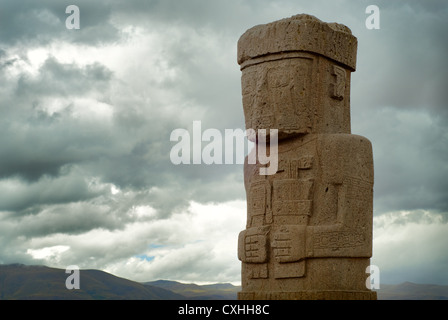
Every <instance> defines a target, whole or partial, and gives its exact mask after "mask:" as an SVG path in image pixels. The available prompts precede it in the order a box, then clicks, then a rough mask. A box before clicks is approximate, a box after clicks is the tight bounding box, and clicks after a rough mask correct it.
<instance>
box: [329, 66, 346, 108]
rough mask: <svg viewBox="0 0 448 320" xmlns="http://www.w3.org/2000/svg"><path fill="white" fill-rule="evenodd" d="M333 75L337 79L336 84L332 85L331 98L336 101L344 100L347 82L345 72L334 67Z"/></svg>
mask: <svg viewBox="0 0 448 320" xmlns="http://www.w3.org/2000/svg"><path fill="white" fill-rule="evenodd" d="M332 75H333V76H334V77H335V82H334V83H332V84H331V87H332V89H333V90H332V92H331V97H332V98H333V99H336V100H343V99H344V92H345V82H346V74H345V70H344V68H341V67H339V66H336V65H333V73H332Z"/></svg>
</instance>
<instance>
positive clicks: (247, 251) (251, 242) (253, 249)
mask: <svg viewBox="0 0 448 320" xmlns="http://www.w3.org/2000/svg"><path fill="white" fill-rule="evenodd" d="M268 233H269V227H258V228H250V229H247V230H245V231H242V232H241V233H240V235H239V237H238V258H239V259H240V260H241V261H243V262H247V263H265V262H267V261H268V237H267V234H268Z"/></svg>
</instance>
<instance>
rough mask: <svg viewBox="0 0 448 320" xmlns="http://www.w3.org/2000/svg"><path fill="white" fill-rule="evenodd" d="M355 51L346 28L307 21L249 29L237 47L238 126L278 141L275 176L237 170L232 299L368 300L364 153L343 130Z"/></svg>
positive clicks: (256, 169)
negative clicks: (241, 205)
mask: <svg viewBox="0 0 448 320" xmlns="http://www.w3.org/2000/svg"><path fill="white" fill-rule="evenodd" d="M356 51H357V40H356V38H355V37H354V36H353V35H352V34H351V31H350V30H349V29H348V28H347V27H345V26H343V25H340V24H336V23H330V24H329V23H324V22H322V21H320V20H319V19H317V18H315V17H313V16H309V15H296V16H293V17H291V18H289V19H283V20H279V21H277V22H273V23H269V24H266V25H260V26H256V27H254V28H252V29H250V30H248V31H247V32H246V33H245V34H244V35H243V36H242V37H241V38H240V40H239V42H238V62H239V64H240V65H241V70H242V95H243V107H244V115H245V120H246V129H254V130H256V131H257V130H260V129H278V139H279V143H278V170H277V173H276V174H274V175H260V168H262V167H264V166H263V165H262V164H260V163H259V162H257V164H249V163H248V161H246V164H245V167H244V178H245V187H246V194H247V226H246V230H244V231H242V232H241V233H240V235H239V239H238V258H239V259H240V260H241V261H242V291H241V292H240V293H239V299H256V300H262V299H376V293H375V292H372V291H370V290H368V289H367V288H366V285H365V282H366V279H367V276H368V274H366V273H365V271H366V268H367V267H368V266H369V265H370V257H371V256H372V212H373V207H372V206H373V156H372V146H371V143H370V142H369V141H368V140H367V139H366V138H364V137H361V136H357V135H352V134H351V131H350V76H351V72H352V71H354V70H355V67H356ZM268 137H269V130H268ZM249 138H251V139H253V141H255V142H257V140H256V139H255V136H251V137H249ZM258 147H261V148H263V145H260V146H258ZM266 148H267V149H269V144H267V146H266ZM267 152H268V153H269V150H267Z"/></svg>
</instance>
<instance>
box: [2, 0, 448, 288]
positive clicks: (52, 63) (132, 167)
mask: <svg viewBox="0 0 448 320" xmlns="http://www.w3.org/2000/svg"><path fill="white" fill-rule="evenodd" d="M72 4H75V5H77V6H78V7H79V9H80V29H79V30H77V29H67V28H66V19H67V17H68V16H69V15H70V14H67V13H66V12H65V10H66V7H67V6H69V5H72ZM371 4H376V5H377V6H378V7H379V9H380V17H381V20H380V29H379V30H368V29H367V28H366V26H365V21H366V19H367V17H368V14H366V13H365V10H366V7H367V6H368V5H371ZM298 13H308V14H312V15H314V16H316V17H318V18H319V19H321V20H323V21H327V22H339V23H343V24H346V25H347V26H348V27H350V28H351V30H352V32H353V33H354V35H355V36H356V37H357V38H358V42H359V49H358V65H357V71H356V72H355V73H354V74H353V78H352V97H351V106H352V131H353V133H356V134H360V135H363V136H365V137H367V138H368V139H370V140H371V141H372V143H373V148H374V161H375V202H374V208H375V209H374V215H375V217H374V256H373V258H372V264H375V265H377V266H378V267H379V268H380V271H381V282H383V283H400V282H403V281H413V282H418V283H437V284H448V272H446V266H447V265H448V250H447V247H448V127H447V124H448V105H447V101H448V90H447V83H448V80H447V79H446V77H447V75H448V68H447V65H448V62H447V59H446V57H447V53H448V38H447V36H446V33H447V32H448V4H447V2H446V1H444V0H440V1H393V2H392V1H385V0H378V1H370V0H369V1H354V0H346V1H342V0H341V1H315V0H313V1H308V0H302V1H300V0H281V1H267V0H257V1H254V0H244V1H243V0H229V1H210V0H185V1H174V0H163V1H144V0H130V1H118V0H113V1H105V0H100V1H65V0H64V1H56V0H54V1H51V0H41V1H34V0H19V1H13V0H0V263H14V262H20V263H25V264H45V265H48V266H53V267H60V268H65V267H67V266H69V265H78V266H79V267H81V268H83V269H84V268H88V269H93V268H96V269H102V270H105V271H108V272H111V273H113V274H116V275H118V276H122V277H127V278H130V279H133V280H137V281H150V280H156V279H170V280H178V281H183V282H198V283H199V282H232V283H238V282H239V281H240V263H239V261H238V260H237V257H236V248H237V237H238V233H239V232H240V231H241V230H243V229H244V228H245V221H246V212H245V211H246V203H245V191H244V186H243V174H242V173H243V168H242V165H238V164H234V165H212V166H206V165H180V166H175V165H173V164H172V163H171V161H170V150H171V148H172V147H173V145H174V144H175V143H173V142H171V141H170V134H171V132H172V131H173V130H175V129H177V128H185V129H187V130H191V128H192V124H193V121H196V120H197V121H202V129H203V130H205V129H207V128H216V129H219V130H221V131H222V132H224V129H237V128H244V127H243V126H244V118H243V109H242V103H241V88H240V71H239V67H238V65H237V62H236V44H237V41H238V39H239V37H240V35H241V34H243V33H244V32H245V31H246V30H247V29H248V28H250V27H252V26H254V25H257V24H262V23H268V22H271V21H274V20H277V19H281V18H286V17H290V16H292V15H294V14H298Z"/></svg>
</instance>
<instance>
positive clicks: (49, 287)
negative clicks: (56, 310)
mask: <svg viewBox="0 0 448 320" xmlns="http://www.w3.org/2000/svg"><path fill="white" fill-rule="evenodd" d="M68 276H69V274H67V273H65V270H63V269H55V268H49V267H45V266H25V265H21V264H13V265H0V300H181V299H185V298H184V297H183V296H180V295H178V294H176V293H174V292H172V291H168V290H165V289H163V288H160V287H152V286H147V285H143V284H141V283H138V282H134V281H130V280H127V279H123V278H119V277H116V276H114V275H111V274H109V273H106V272H103V271H99V270H81V273H80V279H81V281H80V287H81V288H80V290H68V289H67V288H66V287H65V281H66V279H67V277H68Z"/></svg>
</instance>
